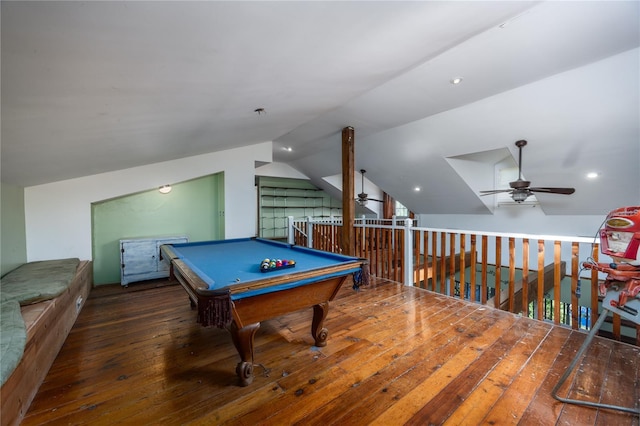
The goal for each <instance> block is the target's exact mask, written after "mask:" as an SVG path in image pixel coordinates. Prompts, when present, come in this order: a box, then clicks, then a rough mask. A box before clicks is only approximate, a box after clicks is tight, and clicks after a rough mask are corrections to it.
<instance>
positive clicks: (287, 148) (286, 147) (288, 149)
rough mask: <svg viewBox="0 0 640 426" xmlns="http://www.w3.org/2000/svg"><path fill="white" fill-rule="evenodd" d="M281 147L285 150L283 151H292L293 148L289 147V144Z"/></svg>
mask: <svg viewBox="0 0 640 426" xmlns="http://www.w3.org/2000/svg"><path fill="white" fill-rule="evenodd" d="M282 149H284V150H285V151H287V152H291V151H293V148H291V147H290V146H285V147H282Z"/></svg>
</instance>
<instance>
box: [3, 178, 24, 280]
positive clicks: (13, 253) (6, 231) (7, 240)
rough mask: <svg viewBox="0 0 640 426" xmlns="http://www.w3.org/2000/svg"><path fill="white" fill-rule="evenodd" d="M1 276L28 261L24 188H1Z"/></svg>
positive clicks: (12, 186)
mask: <svg viewBox="0 0 640 426" xmlns="http://www.w3.org/2000/svg"><path fill="white" fill-rule="evenodd" d="M0 194H1V197H0V222H2V229H0V232H1V233H0V240H1V247H0V260H1V264H2V267H1V272H0V276H2V275H4V274H6V273H7V272H11V271H12V270H13V269H15V268H17V267H18V266H20V265H22V264H23V263H26V261H27V234H26V231H25V220H24V188H22V187H19V186H14V185H8V184H5V183H3V184H1V186H0Z"/></svg>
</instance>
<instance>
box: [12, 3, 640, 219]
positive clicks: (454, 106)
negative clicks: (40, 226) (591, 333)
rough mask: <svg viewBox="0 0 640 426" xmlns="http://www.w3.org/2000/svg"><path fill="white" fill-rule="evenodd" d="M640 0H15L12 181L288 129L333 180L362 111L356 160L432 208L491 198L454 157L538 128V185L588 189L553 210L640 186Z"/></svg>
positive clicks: (293, 160) (626, 196) (584, 208)
mask: <svg viewBox="0 0 640 426" xmlns="http://www.w3.org/2000/svg"><path fill="white" fill-rule="evenodd" d="M639 5H640V3H639V2H637V1H616V2H612V1H602V2H598V1H571V2H563V1H557V2H556V1H552V2H526V1H514V2H509V1H470V2H462V1H443V2H437V1H423V2H403V1H390V2H384V1H374V2H364V1H354V2H320V1H314V2H298V1H290V2H133V1H131V2H57V1H47V2H7V1H3V2H2V3H1V6H0V7H1V19H2V22H1V24H2V27H1V31H2V58H1V59H2V62H1V67H2V69H1V71H2V76H1V78H2V80H1V83H2V105H1V107H2V110H1V113H2V117H1V118H2V150H1V156H2V157H1V160H2V164H1V166H2V168H1V169H2V170H1V172H2V182H3V183H10V184H15V185H20V186H31V185H38V184H42V183H47V182H53V181H58V180H63V179H69V178H74V177H81V176H86V175H91V174H96V173H101V172H106V171H113V170H119V169H124V168H129V167H134V166H139V165H144V164H149V163H155V162H160V161H166V160H171V159H176V158H181V157H186V156H192V155H198V154H203V153H207V152H213V151H218V150H223V149H228V148H232V147H237V146H245V145H250V144H254V143H258V142H263V141H274V160H275V161H281V162H286V163H288V164H290V165H292V166H293V167H295V168H297V169H298V170H300V171H301V172H303V173H304V174H306V175H307V176H309V177H310V178H311V179H312V181H313V182H314V183H316V184H317V185H319V186H322V185H323V182H324V180H323V179H322V178H323V177H326V176H331V175H334V174H336V173H339V172H340V167H341V161H340V143H341V140H340V134H341V130H342V128H343V127H345V126H353V127H354V128H355V133H356V169H360V168H364V169H366V170H367V178H368V180H370V181H371V182H373V183H375V184H376V185H378V186H379V187H381V188H382V189H383V190H385V191H386V192H388V193H390V194H391V195H392V196H394V197H395V198H397V199H399V200H400V201H402V202H403V203H404V204H406V205H407V206H408V207H409V208H411V209H412V210H414V211H415V212H417V213H435V214H439V213H441V214H446V213H475V214H485V213H490V212H491V210H490V209H489V208H487V206H486V205H485V204H484V203H483V202H482V200H481V199H480V198H479V197H478V194H477V191H476V188H475V186H476V185H474V184H473V183H474V182H471V183H470V182H469V178H468V177H466V176H461V174H459V173H457V172H456V168H455V167H454V166H452V164H453V163H454V162H455V161H456V159H455V158H453V159H451V158H450V157H458V158H459V157H460V156H465V155H467V154H472V153H476V152H483V151H492V150H496V149H501V148H505V147H507V148H509V149H510V150H511V152H512V153H513V154H514V155H516V156H517V151H516V148H515V147H514V145H513V143H514V142H515V141H516V140H518V139H527V140H528V141H529V145H528V146H527V147H526V148H525V151H524V161H523V171H524V173H525V175H526V177H527V179H529V180H531V181H532V182H533V184H534V185H535V186H571V187H575V188H576V193H575V194H574V195H571V196H562V195H544V194H543V195H540V196H538V199H539V200H540V202H541V205H542V208H543V209H544V211H545V212H546V213H548V214H602V213H603V212H607V211H609V210H611V209H612V208H614V207H617V206H619V205H630V204H640V167H639V164H640V71H639V63H640V56H639V53H638V52H639V50H638V46H640V8H639ZM505 22H506V25H503V26H500V24H502V23H505ZM454 76H461V77H463V79H464V80H463V82H462V84H460V85H457V86H453V85H451V84H450V83H449V80H450V79H451V78H452V77H454ZM256 108H264V109H265V110H266V114H262V115H257V114H256V113H255V112H254V110H255V109H256ZM283 147H292V148H293V152H287V151H285V150H284V149H283ZM458 164H459V162H458ZM590 170H595V171H598V172H600V173H601V175H602V176H601V178H600V179H599V180H597V181H595V182H593V181H587V180H586V179H585V178H584V174H585V173H586V172H587V171H590ZM462 175H465V173H462ZM478 179H481V180H484V179H486V177H480V176H479V177H478ZM477 182H478V181H477V180H475V183H477ZM415 186H420V187H421V188H422V190H421V191H420V193H415V192H413V188H414V187H415ZM356 189H358V188H356ZM484 189H492V188H491V187H489V188H484ZM356 192H357V191H356Z"/></svg>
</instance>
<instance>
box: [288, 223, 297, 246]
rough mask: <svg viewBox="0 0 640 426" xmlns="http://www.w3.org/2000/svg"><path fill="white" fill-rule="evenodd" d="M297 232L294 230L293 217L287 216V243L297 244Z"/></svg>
mask: <svg viewBox="0 0 640 426" xmlns="http://www.w3.org/2000/svg"><path fill="white" fill-rule="evenodd" d="M294 233H295V231H294V229H293V216H287V242H288V243H289V244H295V243H296V239H295V235H294Z"/></svg>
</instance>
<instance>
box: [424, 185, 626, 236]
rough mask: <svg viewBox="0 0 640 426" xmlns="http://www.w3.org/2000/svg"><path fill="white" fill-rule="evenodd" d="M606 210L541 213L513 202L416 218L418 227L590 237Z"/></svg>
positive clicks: (535, 208) (534, 208)
mask: <svg viewBox="0 0 640 426" xmlns="http://www.w3.org/2000/svg"><path fill="white" fill-rule="evenodd" d="M558 197H561V195H558ZM615 207H620V206H615ZM615 207H613V208H615ZM613 208H612V209H613ZM607 213H609V210H608V209H607V208H605V207H603V209H602V216H594V215H584V216H566V215H545V214H544V212H543V211H542V209H541V208H540V207H534V206H527V205H517V206H504V207H503V206H501V207H496V208H495V210H494V213H493V214H492V215H467V214H448V215H438V214H435V215H434V214H420V215H417V219H418V224H419V226H421V227H426V228H447V229H461V230H472V231H490V232H514V233H525V234H534V235H557V236H567V237H593V236H594V235H596V233H597V231H598V229H600V225H601V224H602V222H603V221H604V219H605V217H606V215H607Z"/></svg>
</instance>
